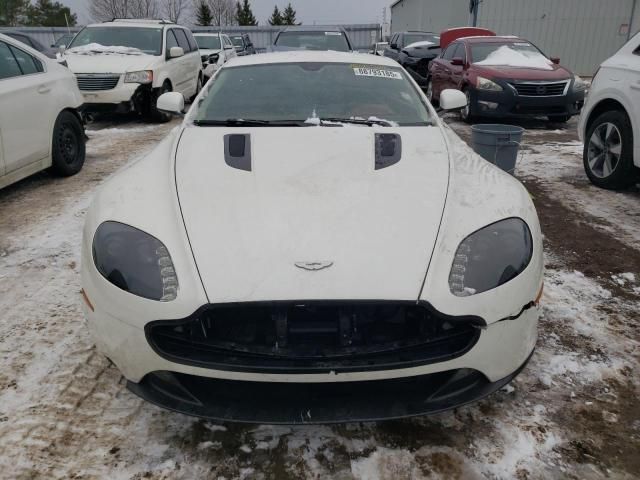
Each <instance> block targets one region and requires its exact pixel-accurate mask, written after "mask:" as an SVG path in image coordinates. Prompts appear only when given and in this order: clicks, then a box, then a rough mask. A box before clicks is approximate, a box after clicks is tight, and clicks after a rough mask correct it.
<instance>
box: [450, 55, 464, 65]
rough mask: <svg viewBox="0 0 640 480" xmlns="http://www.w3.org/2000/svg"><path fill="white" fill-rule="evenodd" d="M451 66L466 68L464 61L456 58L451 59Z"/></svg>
mask: <svg viewBox="0 0 640 480" xmlns="http://www.w3.org/2000/svg"><path fill="white" fill-rule="evenodd" d="M451 65H454V66H456V67H464V60H462V59H461V58H460V57H455V58H453V59H451Z"/></svg>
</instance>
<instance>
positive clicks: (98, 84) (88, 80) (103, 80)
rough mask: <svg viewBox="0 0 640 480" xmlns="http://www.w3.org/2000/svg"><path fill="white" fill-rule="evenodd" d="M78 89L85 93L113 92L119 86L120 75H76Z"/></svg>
mask: <svg viewBox="0 0 640 480" xmlns="http://www.w3.org/2000/svg"><path fill="white" fill-rule="evenodd" d="M76 79H77V81H78V88H79V89H80V90H84V91H98V90H112V89H114V88H115V86H116V85H117V84H118V81H119V80H120V75H84V74H78V75H76Z"/></svg>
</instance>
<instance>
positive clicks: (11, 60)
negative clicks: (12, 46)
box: [0, 42, 22, 79]
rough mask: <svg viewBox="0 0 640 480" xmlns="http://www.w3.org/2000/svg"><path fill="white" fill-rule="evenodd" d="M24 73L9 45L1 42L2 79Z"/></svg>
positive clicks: (0, 71) (0, 67)
mask: <svg viewBox="0 0 640 480" xmlns="http://www.w3.org/2000/svg"><path fill="white" fill-rule="evenodd" d="M20 75H22V72H21V71H20V67H18V62H17V61H16V59H15V57H14V56H13V54H12V53H11V50H9V46H8V45H7V44H6V43H4V42H0V79H3V78H11V77H18V76H20Z"/></svg>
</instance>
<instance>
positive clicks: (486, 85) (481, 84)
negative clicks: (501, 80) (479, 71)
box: [476, 77, 502, 92]
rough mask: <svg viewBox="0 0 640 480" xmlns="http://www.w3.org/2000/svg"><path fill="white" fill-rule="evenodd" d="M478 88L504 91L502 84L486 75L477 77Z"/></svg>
mask: <svg viewBox="0 0 640 480" xmlns="http://www.w3.org/2000/svg"><path fill="white" fill-rule="evenodd" d="M476 88H478V89H479V90H491V91H493V92H501V91H502V87H501V86H500V85H498V84H497V83H496V82H493V81H491V80H489V79H488V78H484V77H478V78H477V79H476Z"/></svg>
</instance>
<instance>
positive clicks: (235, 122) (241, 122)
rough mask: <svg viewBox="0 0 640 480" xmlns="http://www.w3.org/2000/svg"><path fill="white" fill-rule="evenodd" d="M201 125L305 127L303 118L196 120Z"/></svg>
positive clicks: (195, 122) (194, 122) (196, 123)
mask: <svg viewBox="0 0 640 480" xmlns="http://www.w3.org/2000/svg"><path fill="white" fill-rule="evenodd" d="M193 124H194V125H197V126H199V127H208V126H211V127H243V126H246V127H304V126H306V125H305V123H304V121H302V120H254V119H244V118H228V119H226V120H207V119H203V120H194V121H193Z"/></svg>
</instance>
